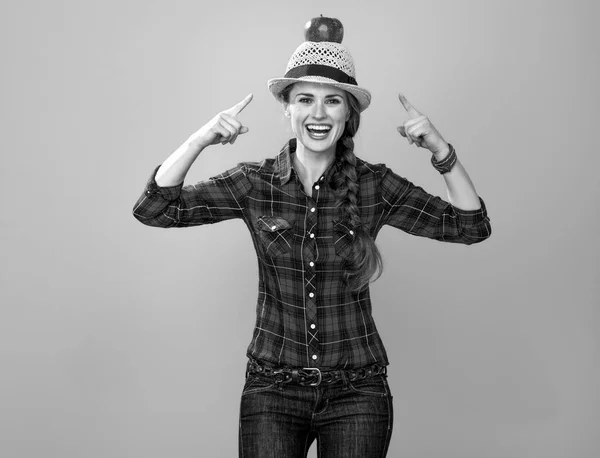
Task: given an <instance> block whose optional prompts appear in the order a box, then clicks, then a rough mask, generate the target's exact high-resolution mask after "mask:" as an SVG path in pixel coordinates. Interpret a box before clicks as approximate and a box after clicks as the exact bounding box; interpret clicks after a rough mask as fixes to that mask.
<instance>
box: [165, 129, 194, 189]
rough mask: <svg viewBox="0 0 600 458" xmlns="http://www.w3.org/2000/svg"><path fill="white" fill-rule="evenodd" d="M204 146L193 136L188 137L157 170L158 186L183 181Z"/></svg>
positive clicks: (176, 183) (172, 184)
mask: <svg viewBox="0 0 600 458" xmlns="http://www.w3.org/2000/svg"><path fill="white" fill-rule="evenodd" d="M204 148H205V147H204V146H203V145H202V144H201V143H200V142H198V141H197V140H194V139H193V137H190V138H188V139H187V140H186V141H185V142H184V143H183V144H182V145H181V146H180V147H179V148H177V149H176V150H175V151H174V152H173V153H172V154H171V155H170V156H169V157H168V158H167V159H166V160H165V161H164V162H163V163H162V165H161V166H160V168H159V169H158V171H157V172H156V184H157V185H158V186H176V185H178V184H181V183H183V180H184V179H185V176H186V175H187V173H188V171H189V170H190V167H191V166H192V164H193V163H194V161H195V160H196V159H197V158H198V156H199V155H200V153H201V152H202V150H203V149H204Z"/></svg>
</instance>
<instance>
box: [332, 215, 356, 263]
mask: <svg viewBox="0 0 600 458" xmlns="http://www.w3.org/2000/svg"><path fill="white" fill-rule="evenodd" d="M354 237H355V232H354V230H352V228H351V227H350V225H348V223H346V222H345V221H334V222H333V245H334V247H335V254H337V255H338V256H340V257H342V258H345V259H346V258H348V257H350V255H351V254H352V245H353V244H354Z"/></svg>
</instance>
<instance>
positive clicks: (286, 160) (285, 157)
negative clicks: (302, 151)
mask: <svg viewBox="0 0 600 458" xmlns="http://www.w3.org/2000/svg"><path fill="white" fill-rule="evenodd" d="M294 151H296V139H295V138H292V139H290V140H289V141H288V142H287V143H286V144H285V145H284V146H283V148H281V151H280V152H279V155H278V156H277V162H276V164H277V165H276V167H277V171H278V172H279V179H280V180H281V183H282V184H286V183H287V182H288V181H290V176H291V175H292V156H291V154H292V153H293V152H294Z"/></svg>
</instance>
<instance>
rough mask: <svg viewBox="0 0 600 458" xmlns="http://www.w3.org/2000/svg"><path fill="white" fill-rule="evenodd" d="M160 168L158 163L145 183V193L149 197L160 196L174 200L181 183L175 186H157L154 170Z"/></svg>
mask: <svg viewBox="0 0 600 458" xmlns="http://www.w3.org/2000/svg"><path fill="white" fill-rule="evenodd" d="M159 168H160V165H159V166H158V167H156V168H155V169H154V172H153V173H152V175H151V176H150V179H149V180H148V183H146V191H145V194H146V195H147V196H151V197H161V198H163V199H164V200H168V201H171V200H175V199H177V198H178V197H179V195H180V194H181V188H182V187H183V183H180V184H178V185H175V186H159V185H158V184H157V183H156V172H157V171H158V169H159Z"/></svg>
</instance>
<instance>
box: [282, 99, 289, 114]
mask: <svg viewBox="0 0 600 458" xmlns="http://www.w3.org/2000/svg"><path fill="white" fill-rule="evenodd" d="M282 105H283V114H284V115H285V117H287V118H289V117H290V104H289V103H286V102H283V103H282Z"/></svg>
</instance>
